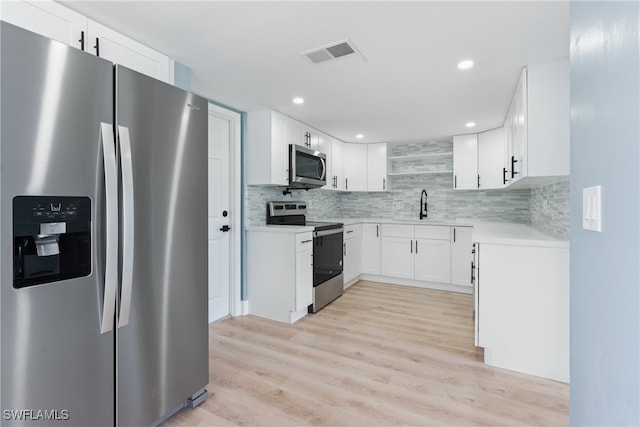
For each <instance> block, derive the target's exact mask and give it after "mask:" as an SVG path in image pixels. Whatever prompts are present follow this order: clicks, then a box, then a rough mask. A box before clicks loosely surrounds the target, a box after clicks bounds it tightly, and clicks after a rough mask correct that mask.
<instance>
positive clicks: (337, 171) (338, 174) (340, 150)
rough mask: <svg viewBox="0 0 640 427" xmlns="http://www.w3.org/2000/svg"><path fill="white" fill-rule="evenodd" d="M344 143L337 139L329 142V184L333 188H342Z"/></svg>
mask: <svg viewBox="0 0 640 427" xmlns="http://www.w3.org/2000/svg"><path fill="white" fill-rule="evenodd" d="M344 145H345V144H344V142H342V141H340V140H337V139H334V140H333V141H332V142H331V173H332V174H333V175H332V176H331V184H332V188H333V189H334V190H344V184H345V179H344ZM327 181H329V180H327Z"/></svg>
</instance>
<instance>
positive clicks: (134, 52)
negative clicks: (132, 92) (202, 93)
mask: <svg viewBox="0 0 640 427" xmlns="http://www.w3.org/2000/svg"><path fill="white" fill-rule="evenodd" d="M0 18H1V19H2V20H3V21H5V22H9V23H11V24H14V25H16V26H18V27H22V28H24V29H26V30H29V31H32V32H34V33H37V34H40V35H42V36H45V37H48V38H50V39H53V40H56V41H59V42H61V43H64V44H66V45H69V46H72V47H75V48H77V49H80V50H83V51H85V52H87V53H90V54H92V55H96V56H99V57H101V58H104V59H106V60H108V61H111V62H114V63H116V64H120V65H123V66H125V67H127V68H131V69H132V70H135V71H138V72H140V73H142V74H145V75H147V76H150V77H153V78H155V79H158V80H161V81H163V82H167V83H173V72H172V69H171V67H172V63H171V60H170V59H169V57H168V56H166V55H164V54H162V53H160V52H158V51H156V50H154V49H151V48H149V47H147V46H145V45H143V44H142V43H139V42H137V41H135V40H133V39H131V38H129V37H127V36H125V35H124V34H122V33H118V32H116V31H114V30H112V29H110V28H108V27H105V26H104V25H102V24H100V23H98V22H95V21H93V20H91V19H87V17H85V16H83V15H81V14H79V13H77V12H75V11H73V10H71V9H68V8H66V7H64V6H62V5H60V4H59V3H56V2H53V1H9V2H2V16H1V17H0Z"/></svg>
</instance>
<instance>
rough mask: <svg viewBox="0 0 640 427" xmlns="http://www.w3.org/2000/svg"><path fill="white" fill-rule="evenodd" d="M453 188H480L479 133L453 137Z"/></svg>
mask: <svg viewBox="0 0 640 427" xmlns="http://www.w3.org/2000/svg"><path fill="white" fill-rule="evenodd" d="M453 188H455V189H456V190H472V189H476V188H478V135H477V134H475V133H474V134H470V135H456V136H454V137H453Z"/></svg>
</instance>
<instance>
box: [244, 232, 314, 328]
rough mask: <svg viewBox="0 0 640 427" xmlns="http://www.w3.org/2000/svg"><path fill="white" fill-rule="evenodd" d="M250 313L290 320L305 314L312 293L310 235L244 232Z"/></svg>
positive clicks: (285, 320) (274, 318) (303, 233)
mask: <svg viewBox="0 0 640 427" xmlns="http://www.w3.org/2000/svg"><path fill="white" fill-rule="evenodd" d="M247 259H248V262H247V295H248V299H249V313H251V314H254V315H256V316H260V317H265V318H267V319H272V320H278V321H280V322H286V323H293V322H295V321H297V320H299V319H300V318H302V317H304V316H305V315H306V314H307V311H308V307H309V305H311V303H312V298H313V297H312V296H313V235H312V232H311V231H307V232H302V233H292V232H277V231H268V230H249V231H247Z"/></svg>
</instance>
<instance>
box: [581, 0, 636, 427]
mask: <svg viewBox="0 0 640 427" xmlns="http://www.w3.org/2000/svg"><path fill="white" fill-rule="evenodd" d="M639 15H640V7H639V4H638V2H572V4H571V53H570V61H571V112H572V114H571V116H572V119H571V212H572V213H571V389H570V396H571V404H570V408H571V409H570V411H571V424H572V425H576V426H582V425H592V426H594V425H598V426H605V425H606V426H614V425H615V426H622V425H634V426H637V425H640V351H639V350H640V316H639V314H640V268H639V262H640V250H639V237H640V198H639V195H640V173H639V172H638V171H639V170H640V168H639V166H640V165H639V163H640V130H639V125H638V123H639V118H640V107H639V105H640V84H639V83H640V82H639V80H640V67H639V63H640V49H639V46H638V34H639V31H640V29H639V26H638V21H639ZM592 185H602V206H603V207H602V215H603V223H602V229H603V231H602V233H596V232H592V231H585V230H583V229H582V225H581V223H582V221H581V211H582V189H583V188H584V187H588V186H592Z"/></svg>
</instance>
